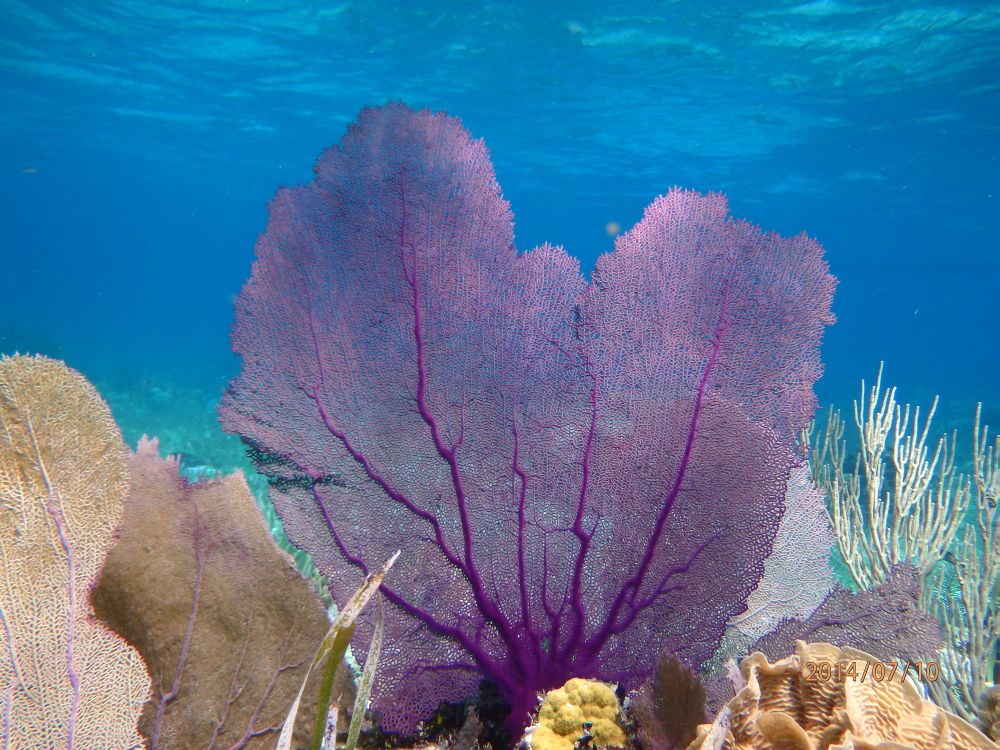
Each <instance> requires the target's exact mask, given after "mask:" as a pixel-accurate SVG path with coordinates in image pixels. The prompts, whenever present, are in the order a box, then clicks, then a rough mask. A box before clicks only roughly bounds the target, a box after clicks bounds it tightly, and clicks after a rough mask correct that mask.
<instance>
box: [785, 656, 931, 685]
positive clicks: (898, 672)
mask: <svg viewBox="0 0 1000 750" xmlns="http://www.w3.org/2000/svg"><path fill="white" fill-rule="evenodd" d="M805 667H806V670H805V671H806V675H805V680H806V682H837V683H844V682H847V681H849V680H850V681H853V682H865V681H866V680H871V681H873V682H892V681H893V680H896V679H898V680H900V681H902V680H905V679H906V678H907V676H911V677H913V678H915V679H917V680H921V681H926V682H937V680H938V678H939V677H940V676H941V668H940V666H939V665H938V663H937V662H936V661H901V662H895V661H875V662H869V661H864V662H862V661H810V662H806V665H805Z"/></svg>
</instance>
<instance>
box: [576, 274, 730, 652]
mask: <svg viewBox="0 0 1000 750" xmlns="http://www.w3.org/2000/svg"><path fill="white" fill-rule="evenodd" d="M729 285H730V282H729V280H728V279H727V281H726V285H725V288H724V289H723V291H722V308H721V310H720V311H719V319H718V321H717V323H716V326H715V341H714V342H713V344H712V353H711V354H710V355H709V358H708V362H707V363H706V365H705V370H704V372H703V373H702V375H701V379H700V381H699V382H698V394H697V396H696V398H695V403H694V409H693V410H692V413H691V422H690V424H689V426H688V434H687V441H686V442H685V444H684V454H683V456H682V457H681V462H680V466H679V467H678V469H677V476H676V477H675V478H674V482H673V485H672V486H671V488H670V491H669V492H668V493H667V495H666V497H665V498H664V501H663V504H662V505H661V506H660V511H659V513H658V514H657V516H656V523H655V524H654V526H653V533H652V534H650V536H649V540H648V542H647V543H646V549H645V551H644V552H643V555H642V560H641V561H640V563H639V566H638V568H637V569H636V572H635V573H634V574H633V575H632V576H631V577H630V578H628V580H626V581H625V582H624V583H623V584H622V586H621V588H620V590H619V591H618V594H617V595H616V596H615V599H614V602H613V603H612V605H611V609H610V610H609V612H608V616H607V618H606V619H605V621H604V624H603V625H602V627H601V629H600V630H599V631H597V633H596V634H595V635H594V637H593V638H591V639H590V640H589V641H588V642H587V643H586V644H584V648H585V649H586V650H587V651H588V652H589V653H591V654H597V653H599V652H600V650H601V649H602V648H603V647H604V645H605V644H606V643H607V642H608V639H609V638H610V637H611V636H612V635H614V633H615V632H616V630H615V627H616V624H615V623H616V621H617V619H618V615H619V614H620V612H621V608H622V607H623V606H624V604H625V598H626V596H628V598H629V607H630V609H631V615H630V618H629V620H628V621H629V622H631V621H632V620H634V619H635V615H636V614H637V613H638V612H640V611H641V608H639V607H636V606H635V596H636V594H637V593H638V591H639V589H640V588H641V587H642V584H643V581H644V580H645V577H646V572H647V571H648V570H649V566H650V565H651V564H652V562H653V557H654V554H655V552H656V548H657V546H658V545H659V543H660V537H661V536H663V530H664V528H665V527H666V522H667V516H669V515H670V511H671V510H672V509H673V507H674V502H675V501H676V500H677V496H678V494H679V493H680V489H681V483H682V482H683V481H684V475H685V474H686V473H687V467H688V463H689V462H690V460H691V453H692V451H693V450H694V441H695V436H696V435H697V432H698V418H699V416H700V415H701V411H702V404H703V401H704V398H705V388H706V387H707V386H708V380H709V378H710V377H711V375H712V371H713V370H714V369H715V362H716V360H717V359H718V356H719V351H720V349H721V348H722V336H723V334H724V333H725V331H726V323H725V318H726V309H727V307H728V303H729ZM706 544H707V542H706Z"/></svg>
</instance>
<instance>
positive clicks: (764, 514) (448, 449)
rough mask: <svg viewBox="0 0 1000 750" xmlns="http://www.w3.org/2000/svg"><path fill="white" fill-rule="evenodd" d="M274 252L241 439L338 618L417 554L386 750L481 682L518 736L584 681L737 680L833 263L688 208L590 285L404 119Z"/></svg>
mask: <svg viewBox="0 0 1000 750" xmlns="http://www.w3.org/2000/svg"><path fill="white" fill-rule="evenodd" d="M256 250H257V260H256V263H255V264H254V268H253V274H252V276H251V278H250V280H249V282H247V284H246V286H245V287H244V289H243V291H242V293H241V294H240V296H239V298H238V299H237V302H236V324H235V327H234V331H233V347H234V349H235V351H236V352H238V353H239V354H240V355H242V358H243V370H242V373H241V374H240V376H239V377H238V378H236V380H234V381H233V383H232V385H231V387H230V390H229V392H228V393H227V395H226V398H225V400H224V402H223V405H222V407H221V414H222V420H223V423H224V425H225V426H226V428H227V429H228V430H230V431H232V432H237V433H239V434H241V435H242V436H243V438H244V440H245V441H246V442H247V443H248V445H249V446H250V447H251V452H252V455H253V456H254V458H255V460H256V462H257V465H258V468H259V469H260V470H261V471H263V472H264V473H265V474H268V475H269V476H270V478H271V483H272V499H273V501H274V504H275V506H276V508H277V510H278V513H279V514H280V515H281V517H282V519H283V521H284V523H285V529H286V531H287V533H288V535H289V537H290V538H291V539H292V541H293V542H294V543H295V544H297V545H298V546H299V547H301V548H302V549H304V550H306V551H307V552H309V553H310V554H311V555H312V556H313V559H314V560H315V562H316V565H317V567H318V568H319V569H320V570H321V571H322V572H323V573H324V574H326V575H327V576H329V577H330V581H331V587H332V589H333V591H332V593H333V595H334V597H335V598H337V600H338V601H342V600H343V597H344V596H345V595H347V594H348V593H349V592H350V591H351V590H352V589H353V587H355V586H356V585H357V583H358V580H359V578H360V577H361V576H362V575H363V573H364V572H365V571H366V570H367V569H368V567H369V566H370V565H372V564H378V563H379V562H381V560H383V559H384V558H386V557H388V555H389V554H391V553H392V552H393V551H394V550H395V549H397V548H402V549H403V555H402V556H401V557H400V559H399V562H398V563H397V564H396V566H395V568H394V569H393V571H392V575H391V581H390V582H389V583H387V585H386V586H384V587H383V592H384V595H385V597H386V598H387V600H388V602H389V603H390V609H391V612H390V613H388V614H387V617H386V622H387V626H386V627H387V632H386V638H385V643H386V646H385V647H384V649H383V656H382V666H381V667H380V670H379V678H378V682H377V686H376V694H375V698H374V708H375V709H376V710H378V711H380V712H381V714H382V721H383V726H384V727H385V728H386V729H387V730H389V731H408V730H411V729H413V727H414V726H415V724H416V722H417V721H418V720H419V719H421V718H423V717H426V716H428V715H429V714H430V712H431V711H433V709H434V708H436V707H437V705H438V704H439V702H441V701H444V700H454V699H460V698H464V697H468V696H469V695H471V694H472V693H473V692H474V691H475V687H476V683H477V681H478V680H479V679H480V678H481V677H487V678H490V679H492V680H493V681H495V682H496V683H497V685H498V686H499V688H500V690H501V691H502V693H503V694H504V696H505V697H506V698H507V699H508V700H509V701H510V703H511V705H512V714H511V720H510V725H511V726H512V727H517V726H518V725H521V726H523V721H524V719H525V718H526V716H527V713H528V711H529V710H530V709H531V708H532V707H533V704H534V701H535V694H536V691H539V690H544V689H548V688H552V687H555V686H557V685H560V684H562V683H563V682H564V681H565V680H566V679H567V678H569V677H571V676H582V677H596V678H601V679H605V680H611V681H620V682H623V683H624V684H625V686H626V687H627V688H635V687H638V685H639V684H640V682H641V680H642V678H644V677H645V676H646V675H647V674H648V673H649V671H650V670H651V669H652V667H653V664H654V661H655V658H654V655H656V654H659V653H660V651H661V650H662V649H663V648H668V649H669V650H671V651H672V652H674V653H675V654H677V656H678V657H679V658H680V659H682V660H683V661H684V662H685V663H686V664H688V665H691V666H697V665H698V664H700V663H701V662H702V661H704V660H705V659H707V658H708V657H709V655H710V654H711V653H712V651H713V650H714V649H715V647H716V646H717V645H718V642H719V639H720V637H721V635H722V632H723V630H724V629H725V626H726V623H727V622H728V620H729V619H730V618H731V617H732V616H733V615H734V614H736V613H738V612H740V611H742V609H743V607H744V602H745V601H746V598H747V595H748V594H749V593H750V591H752V590H753V588H754V586H755V585H756V584H757V582H758V581H759V579H760V577H761V575H762V573H763V569H764V567H763V560H764V558H765V557H766V556H767V554H768V552H769V551H770V547H771V542H772V540H773V538H774V536H775V533H776V530H777V528H778V524H779V521H780V519H781V513H782V497H783V493H784V490H785V483H786V480H787V478H788V475H789V471H790V468H791V467H792V466H793V465H794V464H795V463H796V460H797V459H796V457H795V456H794V455H793V452H792V450H791V448H790V445H791V436H792V434H793V433H795V432H796V431H797V430H798V429H799V428H800V427H801V426H802V425H803V424H804V422H805V420H806V419H808V417H809V416H810V415H811V413H812V411H813V396H812V391H811V388H812V383H813V382H814V380H815V379H816V378H817V377H818V375H819V372H820V365H819V361H818V345H819V341H820V337H821V334H822V329H823V326H824V324H826V323H829V322H830V321H831V320H832V317H831V315H830V312H829V306H830V301H831V296H832V292H833V285H834V281H833V279H832V277H831V276H829V274H828V273H827V268H826V264H825V263H824V262H823V260H822V249H821V248H820V246H819V245H818V244H817V243H816V242H814V241H813V240H810V239H808V238H806V237H805V236H804V235H802V236H798V237H795V238H792V239H783V238H780V237H778V236H776V235H773V234H762V233H761V232H760V231H759V230H758V229H757V228H756V227H754V226H752V225H750V224H747V223H745V222H741V221H734V220H731V219H729V218H728V206H727V204H726V200H725V198H724V197H723V196H721V195H718V194H709V195H707V196H703V195H699V194H697V193H693V192H685V191H681V190H672V191H671V192H670V193H669V194H668V195H666V196H664V197H660V198H657V199H656V201H655V202H654V203H653V204H652V205H651V206H650V207H649V208H648V209H647V210H646V214H645V216H644V217H643V219H642V221H641V222H640V223H639V224H638V225H637V226H636V227H635V228H633V229H632V230H631V231H630V232H629V233H628V234H626V235H624V236H623V237H621V238H620V239H619V240H618V242H617V247H616V250H615V252H613V253H610V254H608V255H605V256H603V257H601V258H600V259H599V260H598V262H597V267H596V269H595V271H594V274H593V278H592V280H591V281H590V283H589V284H588V283H586V282H585V280H584V279H583V278H582V277H581V275H580V272H579V266H578V264H577V262H576V261H575V260H574V259H572V258H571V257H570V256H568V255H567V254H566V253H565V252H564V251H563V250H562V249H560V248H556V247H552V246H549V245H545V246H542V247H539V248H537V249H535V250H533V251H531V252H527V253H523V254H518V253H517V252H516V250H515V248H514V240H513V228H512V217H511V214H510V210H509V207H508V205H507V203H506V201H504V200H503V198H502V197H501V195H500V189H499V186H498V185H497V183H496V180H495V178H494V175H493V169H492V166H491V164H490V160H489V156H488V154H487V151H486V148H485V146H484V145H483V143H482V142H481V141H473V140H472V139H471V138H470V137H469V135H468V133H467V132H466V131H465V130H464V129H463V128H462V126H461V124H460V123H459V121H458V120H456V119H454V118H450V117H447V116H445V115H439V114H433V113H431V112H427V111H422V112H414V111H412V110H410V109H408V108H407V107H405V106H403V105H399V104H393V105H388V106H385V107H381V108H377V109H368V110H365V111H364V112H362V114H361V117H360V120H359V122H358V123H357V124H355V125H353V126H351V127H350V128H349V130H348V132H347V135H346V136H345V137H344V139H343V141H342V142H341V144H340V145H339V146H337V147H334V148H331V149H329V150H328V151H326V152H325V153H324V154H323V155H322V156H321V157H320V159H319V162H318V163H317V165H316V173H315V178H314V180H313V181H312V182H311V183H310V184H308V185H306V186H303V187H295V188H287V189H282V190H280V191H279V192H278V194H277V196H276V197H275V198H274V200H273V201H272V203H271V206H270V221H269V224H268V227H267V230H266V231H265V233H264V234H263V235H262V236H261V237H260V239H259V240H258V243H257V248H256ZM364 638H365V636H364V634H363V632H362V633H361V634H360V637H359V639H358V641H357V643H356V646H357V647H359V648H361V649H363V648H364V646H363V643H364Z"/></svg>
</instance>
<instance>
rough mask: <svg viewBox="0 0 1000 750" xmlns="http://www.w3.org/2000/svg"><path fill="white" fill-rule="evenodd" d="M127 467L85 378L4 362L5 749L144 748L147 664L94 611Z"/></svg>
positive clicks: (61, 369) (0, 657)
mask: <svg viewBox="0 0 1000 750" xmlns="http://www.w3.org/2000/svg"><path fill="white" fill-rule="evenodd" d="M126 459H127V453H126V450H125V445H124V444H123V443H122V439H121V435H120V433H119V431H118V428H117V426H116V425H115V423H114V420H113V419H112V418H111V414H110V412H109V410H108V407H107V405H106V404H105V403H104V402H103V401H102V400H101V398H100V396H99V395H98V393H97V391H96V390H95V389H94V388H93V386H91V385H90V383H88V382H87V380H86V379H85V378H84V377H83V376H82V375H80V374H79V373H77V372H75V371H74V370H71V369H70V368H69V367H67V366H66V365H65V364H63V363H62V362H59V361H56V360H52V359H47V358H45V357H28V356H14V357H5V358H3V359H0V625H2V627H0V691H2V692H0V747H3V748H66V750H73V749H74V748H77V749H79V750H83V749H85V750H101V749H103V748H107V749H108V750H119V749H122V748H135V747H141V746H142V738H141V737H140V736H139V734H138V732H137V731H136V721H137V720H138V717H139V712H140V710H141V708H142V705H143V703H144V702H145V701H146V699H147V697H148V695H149V689H150V683H149V678H148V676H147V674H146V669H145V665H144V664H143V662H142V659H141V658H140V657H139V654H138V653H137V652H136V651H135V649H133V648H132V647H131V646H129V645H128V644H126V643H125V642H124V641H123V640H121V639H120V638H119V637H118V636H117V635H115V634H114V633H112V632H110V631H109V630H107V629H106V628H104V627H103V626H101V625H100V624H99V623H97V622H96V621H95V620H93V619H92V617H91V614H90V603H89V600H88V594H89V591H90V588H91V586H92V584H93V582H94V579H95V578H96V577H97V575H98V573H99V571H100V569H101V565H102V564H103V562H104V558H105V555H106V554H107V552H108V550H109V548H110V547H111V544H112V538H113V535H114V532H115V528H116V527H117V525H118V522H119V519H120V517H121V512H122V504H123V502H124V499H125V495H126V493H127V491H128V469H127V463H126Z"/></svg>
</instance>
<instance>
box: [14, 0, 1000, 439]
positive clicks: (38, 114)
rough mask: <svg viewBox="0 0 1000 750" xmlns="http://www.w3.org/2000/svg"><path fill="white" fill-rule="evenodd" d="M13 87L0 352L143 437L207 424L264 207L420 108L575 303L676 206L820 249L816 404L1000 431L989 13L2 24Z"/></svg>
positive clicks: (71, 15) (20, 17) (999, 242)
mask: <svg viewBox="0 0 1000 750" xmlns="http://www.w3.org/2000/svg"><path fill="white" fill-rule="evenodd" d="M0 60H2V68H0V96H2V97H3V101H4V116H3V117H2V118H0V165H2V169H0V218H2V222H3V228H4V232H3V237H2V239H0V257H2V264H0V300H2V302H0V351H3V352H11V351H15V350H19V351H39V352H42V353H46V354H50V355H53V356H57V357H60V358H63V359H65V360H67V361H68V362H69V364H70V365H72V366H74V367H76V368H78V369H80V370H82V371H83V372H84V373H85V374H87V375H88V376H89V377H91V378H92V379H94V380H96V381H98V382H99V383H104V384H109V387H110V388H112V390H114V389H115V388H117V389H119V390H120V391H121V392H127V391H129V390H130V389H131V391H133V392H134V400H133V401H132V403H133V408H134V409H138V410H140V411H141V410H142V409H149V410H153V411H155V410H156V409H157V408H159V407H158V404H159V403H160V402H161V401H162V402H164V403H166V404H167V405H168V406H169V402H170V401H171V399H174V398H175V395H174V390H173V389H178V388H182V387H183V388H186V389H188V390H186V391H184V393H186V394H187V395H186V396H185V398H186V399H188V400H189V401H193V402H195V408H194V411H195V412H199V406H198V405H199V404H201V406H203V407H204V408H203V409H201V411H200V412H199V414H200V415H201V416H200V417H199V419H202V420H203V421H204V425H209V424H210V423H211V418H210V417H206V416H205V415H206V414H211V411H212V403H213V401H214V399H215V398H216V397H217V395H218V394H219V392H220V391H221V389H222V388H223V387H224V385H225V383H226V381H227V379H228V378H229V377H231V376H232V375H233V374H234V373H235V372H236V370H237V368H238V362H237V361H236V359H235V357H234V356H233V355H232V354H231V353H230V352H229V346H228V330H229V326H230V324H231V321H232V300H233V297H234V296H235V294H236V293H237V292H238V290H239V288H240V286H241V284H242V283H243V281H244V279H245V278H246V277H247V276H248V274H249V270H250V264H251V262H252V257H253V242H254V239H255V237H256V235H257V234H258V233H259V232H260V231H261V230H262V229H263V227H264V223H265V220H266V204H267V201H268V200H269V199H270V198H271V196H272V195H273V194H274V191H275V189H276V188H277V187H278V186H279V185H288V184H296V183H301V182H305V181H307V180H308V179H309V177H310V174H311V168H312V164H313V162H314V160H315V158H316V156H317V155H318V154H319V152H320V151H321V149H323V148H324V147H326V146H328V145H331V144H333V143H335V142H336V141H337V140H338V139H339V138H340V137H341V135H342V134H343V132H344V128H345V126H346V124H347V123H348V122H350V121H351V120H353V119H354V118H355V117H356V115H357V113H358V111H359V110H360V109H361V108H362V107H364V106H366V105H370V104H381V103H383V102H385V101H387V100H395V99H402V100H405V101H406V102H407V103H409V104H411V105H413V106H416V107H430V108H432V109H435V110H446V111H448V112H449V113H451V114H454V115H457V116H459V117H460V118H461V119H462V120H463V122H464V123H465V125H466V127H467V128H468V129H469V130H470V131H471V132H472V133H473V134H474V135H475V136H477V137H481V138H484V139H485V142H486V144H487V146H488V147H489V149H490V151H491V154H492V157H493V160H494V163H495V166H496V170H497V175H498V179H499V182H500V184H501V186H502V188H503V190H504V194H505V196H506V197H507V198H508V199H509V200H510V201H511V203H512V208H513V211H514V214H515V220H516V233H517V242H518V246H519V247H520V248H522V249H527V248H530V247H532V246H534V245H536V244H538V243H541V242H543V241H550V242H553V243H556V244H562V245H564V246H565V247H566V248H567V249H568V250H569V251H570V252H572V253H574V254H576V255H577V256H578V257H580V259H581V262H582V266H583V268H584V270H585V271H588V272H589V270H590V269H591V268H592V267H593V264H594V261H595V259H596V257H597V256H598V255H599V254H600V253H602V252H605V251H608V250H610V249H611V247H612V242H613V238H612V235H613V234H614V230H615V225H617V226H619V227H621V228H622V229H623V230H624V229H627V228H628V227H629V226H631V224H632V223H634V222H635V221H636V220H637V219H638V218H639V216H640V215H641V213H642V210H643V208H644V206H645V205H646V204H647V203H648V202H649V201H650V200H651V199H652V198H653V197H654V196H655V195H657V194H660V193H663V192H665V191H666V190H667V189H668V188H669V187H670V186H672V185H681V186H685V187H690V188H695V189H698V190H702V191H707V190H721V191H724V192H726V193H727V194H728V196H729V198H730V202H731V205H732V210H733V213H734V215H735V216H738V217H742V218H747V219H750V220H752V221H753V222H755V223H757V224H760V225H761V226H763V227H764V228H766V229H774V230H777V231H779V232H781V233H783V234H794V233H798V232H800V231H806V232H807V233H808V234H810V235H811V236H814V237H816V238H818V239H819V241H820V242H821V243H822V244H823V245H824V246H825V248H826V251H827V259H828V262H829V264H830V266H831V268H832V270H833V272H834V274H836V275H837V276H838V277H839V279H840V285H839V287H838V290H837V295H836V298H835V307H834V309H835V312H836V314H837V316H838V322H837V323H836V324H835V325H834V326H833V327H832V328H830V329H829V331H828V333H827V337H826V343H825V346H824V352H823V356H824V361H825V364H826V375H825V376H824V378H823V380H822V381H821V382H820V383H819V385H818V392H819V395H820V398H821V401H822V402H824V403H835V404H837V405H838V406H841V407H847V408H849V406H850V400H851V399H852V398H854V397H855V395H856V393H857V391H858V382H859V380H860V379H861V378H862V377H866V378H869V379H871V378H872V377H874V374H875V372H876V371H877V368H878V364H879V362H880V360H885V362H886V379H887V381H890V382H892V383H895V384H897V385H899V386H900V396H901V397H902V398H904V399H906V400H911V401H921V402H925V403H926V402H927V401H928V400H929V399H930V397H931V396H932V395H933V394H935V393H940V394H941V396H942V414H944V415H945V422H948V420H949V419H950V420H952V421H954V422H955V424H956V426H961V425H962V424H965V425H968V423H970V422H971V418H972V414H973V409H974V406H975V403H976V402H977V401H983V402H985V405H986V415H987V420H988V419H989V416H990V415H991V414H992V415H993V416H994V419H993V423H994V424H996V423H997V422H1000V413H998V411H997V410H998V407H1000V383H998V380H997V377H996V375H997V371H998V366H1000V344H998V339H997V334H998V332H1000V303H998V293H997V290H998V288H1000V253H998V250H1000V221H998V216H1000V210H998V209H1000V163H998V156H1000V6H997V5H996V4H995V3H990V2H978V3H976V2H964V3H958V2H946V1H944V0H942V1H939V2H935V1H933V0H927V1H926V2H923V3H917V2H886V3H878V4H862V3H858V2H851V1H850V0H814V1H813V2H798V1H793V2H780V1H776V0H772V1H770V2H763V1H758V2H752V1H749V0H748V2H741V3H733V2H681V1H679V2H656V3H654V2H645V3H643V2H629V3H626V2H606V3H570V2H549V3H535V2H530V3H529V2H522V3H502V2H482V3H456V2H447V1H444V0H437V1H436V2H416V3H395V2H375V1H374V0H346V1H344V2H319V1H303V2H294V3H293V2H283V1H279V0H204V1H202V2H181V1H180V0H177V1H170V2H168V1H162V0H160V1H153V0H101V1H100V2H96V1H92V2H81V1H79V0H65V1H64V2H60V3H53V2H44V1H43V0H5V2H4V3H3V4H2V6H0ZM192 393H194V394H196V395H195V396H193V397H192V396H191V395H190V394H192ZM202 396H203V399H202ZM202 400H203V402H204V403H202ZM136 404H139V406H136ZM112 405H113V406H114V405H115V402H114V399H113V400H112ZM164 409H167V407H164ZM154 421H155V420H154ZM945 426H950V424H942V428H943V427H945ZM203 427H204V429H206V430H208V429H211V428H210V427H209V426H203ZM147 429H149V430H153V429H156V425H150V426H149V427H148V428H147ZM199 429H201V427H199Z"/></svg>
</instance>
